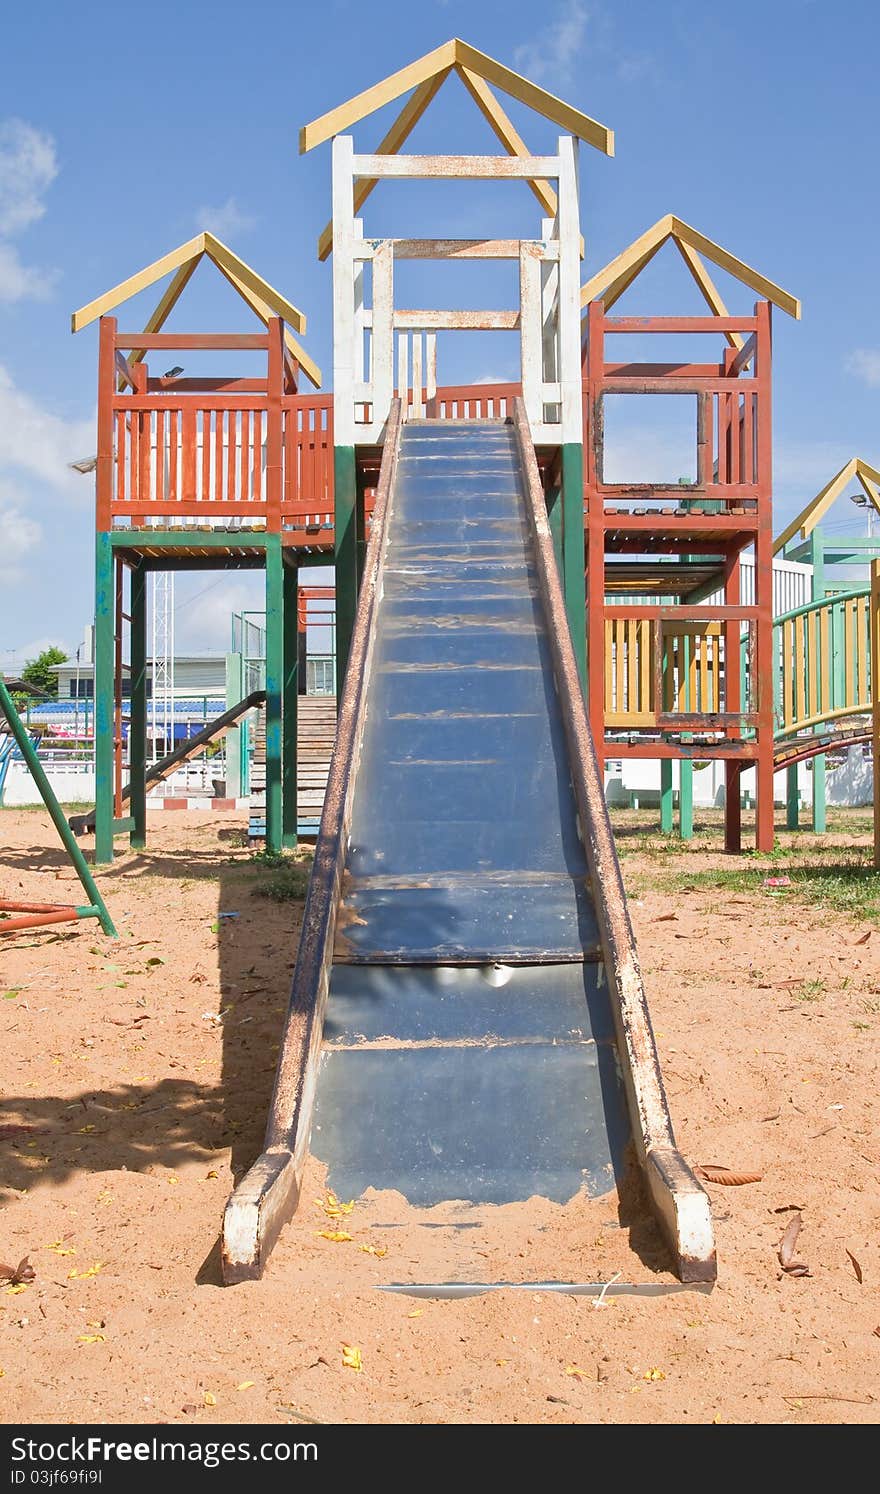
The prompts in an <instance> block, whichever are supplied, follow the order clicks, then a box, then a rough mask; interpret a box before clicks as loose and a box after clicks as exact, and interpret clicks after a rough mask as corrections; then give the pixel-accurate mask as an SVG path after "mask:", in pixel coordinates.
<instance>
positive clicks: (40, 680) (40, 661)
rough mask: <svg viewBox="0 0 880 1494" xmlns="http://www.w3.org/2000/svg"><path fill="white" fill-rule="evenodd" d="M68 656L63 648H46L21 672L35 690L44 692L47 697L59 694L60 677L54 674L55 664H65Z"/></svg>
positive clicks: (29, 661)
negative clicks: (53, 666) (53, 667)
mask: <svg viewBox="0 0 880 1494" xmlns="http://www.w3.org/2000/svg"><path fill="white" fill-rule="evenodd" d="M66 658H67V654H66V653H65V651H64V649H63V648H54V647H53V648H44V649H43V652H42V653H41V654H38V656H37V658H36V659H29V660H28V662H27V664H25V666H24V669H23V670H22V671H21V677H22V679H23V680H27V682H28V684H29V685H33V686H34V689H36V690H42V691H44V692H45V694H46V695H57V694H58V676H57V674H53V673H52V665H53V664H63V663H64V661H65V659H66Z"/></svg>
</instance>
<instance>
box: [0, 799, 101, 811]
mask: <svg viewBox="0 0 880 1494" xmlns="http://www.w3.org/2000/svg"><path fill="white" fill-rule="evenodd" d="M59 802H60V804H61V808H62V809H63V810H64V813H65V814H66V813H67V811H68V810H70V812H71V814H75V813H76V812H77V811H78V810H85V809H94V807H95V801H94V800H93V799H64V800H63V801H59ZM44 812H46V806H45V804H44V803H43V801H42V799H41V800H40V802H39V804H0V814H43V813H44Z"/></svg>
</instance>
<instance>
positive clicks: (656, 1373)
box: [642, 1365, 666, 1380]
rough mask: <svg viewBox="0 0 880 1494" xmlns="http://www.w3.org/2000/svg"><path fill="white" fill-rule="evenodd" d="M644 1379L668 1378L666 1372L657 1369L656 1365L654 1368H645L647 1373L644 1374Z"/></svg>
mask: <svg viewBox="0 0 880 1494" xmlns="http://www.w3.org/2000/svg"><path fill="white" fill-rule="evenodd" d="M642 1379H643V1380H665V1379H666V1374H665V1372H664V1371H663V1370H662V1369H657V1367H656V1365H655V1366H654V1368H653V1369H646V1370H645V1373H644V1375H643V1376H642Z"/></svg>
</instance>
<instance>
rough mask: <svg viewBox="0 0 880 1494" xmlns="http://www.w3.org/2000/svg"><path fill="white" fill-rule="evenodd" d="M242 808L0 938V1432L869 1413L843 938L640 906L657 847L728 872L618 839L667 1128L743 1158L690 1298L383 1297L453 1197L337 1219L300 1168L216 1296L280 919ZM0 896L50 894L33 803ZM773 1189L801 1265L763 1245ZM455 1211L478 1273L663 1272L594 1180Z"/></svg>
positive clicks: (281, 1001)
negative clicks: (430, 1207)
mask: <svg viewBox="0 0 880 1494" xmlns="http://www.w3.org/2000/svg"><path fill="white" fill-rule="evenodd" d="M242 828H243V819H242V817H238V818H236V817H235V816H232V815H230V816H219V815H214V816H210V817H208V816H198V815H184V814H175V815H170V814H169V815H167V816H165V817H164V818H163V817H157V818H153V819H151V828H150V849H149V851H148V852H147V853H146V854H140V855H138V854H133V853H131V852H128V851H126V852H124V853H120V854H119V855H118V857H117V861H116V864H115V865H114V866H113V867H112V868H109V869H107V870H106V871H104V872H102V874H101V877H100V883H101V886H102V889H103V892H104V895H105V897H106V899H107V902H108V904H109V905H110V907H111V910H112V913H113V916H114V917H115V919H116V921H117V924H118V927H119V929H120V933H121V938H120V939H119V940H118V941H117V942H114V941H111V940H108V939H105V938H104V936H103V935H102V934H101V933H100V932H99V930H98V928H97V925H96V924H93V923H87V924H79V925H76V926H74V927H71V928H70V929H66V928H65V929H63V930H61V931H60V932H59V931H47V932H45V933H39V934H22V935H19V936H15V937H9V938H7V939H4V940H3V941H2V944H0V998H2V999H0V1023H2V1060H0V1064H2V1069H0V1072H2V1087H3V1091H4V1104H3V1113H2V1117H0V1184H2V1212H0V1259H2V1260H3V1261H4V1262H6V1263H8V1264H10V1265H15V1264H16V1263H17V1262H18V1260H19V1259H20V1257H22V1256H24V1255H25V1254H26V1253H27V1254H28V1255H29V1257H30V1260H31V1263H32V1265H33V1267H34V1269H35V1272H36V1276H35V1279H34V1280H33V1281H32V1282H31V1283H30V1284H27V1283H25V1284H22V1285H21V1286H18V1287H14V1286H13V1287H10V1286H8V1285H7V1286H0V1372H2V1377H0V1408H2V1409H0V1416H2V1418H3V1419H4V1420H6V1421H24V1422H56V1421H61V1422H63V1421H72V1422H78V1421H91V1420H106V1421H109V1422H119V1421H135V1422H139V1421H142V1422H150V1421H160V1422H169V1423H186V1422H188V1421H190V1422H202V1423H210V1422H212V1421H216V1422H221V1423H222V1422H243V1423H251V1422H254V1423H260V1422H268V1423H276V1424H284V1423H285V1422H302V1421H303V1420H306V1421H308V1420H309V1419H314V1420H316V1421H321V1422H364V1421H372V1422H382V1423H389V1422H427V1423H436V1422H451V1423H458V1422H471V1421H473V1422H487V1421H491V1422H528V1423H532V1422H584V1421H587V1422H592V1421H597V1422H667V1423H670V1422H671V1423H677V1422H703V1423H711V1422H725V1423H727V1422H733V1423H736V1422H791V1423H801V1422H873V1421H875V1420H876V1419H877V1410H878V1405H880V1379H878V1367H880V1336H878V1334H880V1298H878V1283H880V1244H878V1229H877V1224H878V1203H880V1140H878V1136H877V1130H876V1121H877V1104H878V1100H877V1035H878V1026H880V930H878V929H876V928H875V925H874V924H871V923H866V922H863V921H862V922H860V921H857V920H856V919H855V918H850V917H844V916H842V915H840V914H837V913H829V912H828V911H827V910H826V909H824V908H821V907H817V906H810V905H808V904H805V903H804V902H803V901H802V900H801V896H802V895H801V894H799V893H798V894H794V895H793V894H791V893H790V892H785V891H778V890H776V891H774V890H771V889H768V888H764V887H759V888H758V889H757V890H756V891H754V892H751V893H746V894H743V893H730V892H727V891H725V890H723V889H720V888H716V889H713V888H708V889H705V888H703V889H697V890H693V891H689V892H684V893H683V892H680V891H679V892H677V893H673V892H672V891H671V890H669V888H668V886H667V887H666V888H664V886H663V885H662V883H663V877H664V875H666V874H667V872H668V871H669V868H670V867H673V868H674V869H675V870H676V871H680V870H681V869H682V868H686V869H687V870H688V871H690V870H692V869H693V870H694V871H696V870H702V871H705V870H707V869H709V870H711V869H712V868H724V869H725V870H729V869H730V867H731V866H735V865H737V864H741V865H743V866H746V865H749V864H750V863H749V861H748V859H747V858H741V859H739V860H738V859H734V858H729V857H724V856H722V855H721V854H720V853H719V852H718V851H717V850H711V849H700V848H699V847H698V848H696V849H693V850H689V851H688V852H687V853H686V855H685V856H682V855H680V854H679V855H677V856H674V855H672V854H670V855H667V854H666V853H665V852H663V851H662V849H661V852H660V853H659V854H658V852H657V850H656V846H655V847H654V849H653V850H652V849H651V845H650V843H647V844H646V847H645V850H644V851H642V849H641V846H642V842H641V841H640V840H639V839H638V838H637V837H636V836H635V835H634V833H633V832H634V830H635V829H636V828H637V827H636V826H635V824H627V825H626V826H624V827H623V829H624V834H625V839H624V838H622V839H621V844H622V846H624V849H625V851H626V855H625V857H624V873H625V876H626V878H627V882H628V885H629V886H630V888H631V890H632V893H633V898H632V912H633V918H634V922H635V924H636V931H637V934H638V937H639V943H640V949H641V954H642V961H643V965H644V969H645V975H646V979H647V984H648V990H649V996H650V1001H651V1007H652V1012H653V1016H654V1022H655V1026H656V1030H657V1037H658V1043H659V1047H660V1050H661V1055H662V1061H663V1067H664V1073H665V1076H666V1080H667V1084H668V1090H669V1096H670V1103H671V1108H672V1112H673V1118H674V1121H675V1125H676V1131H677V1135H678V1139H679V1143H680V1145H681V1147H682V1150H683V1151H684V1153H685V1155H686V1156H687V1157H688V1159H689V1160H690V1161H691V1162H694V1163H700V1164H706V1163H716V1164H725V1165H727V1166H730V1167H734V1168H739V1169H746V1170H755V1171H759V1172H761V1173H762V1174H763V1179H762V1181H761V1182H759V1183H755V1184H751V1185H749V1186H744V1187H739V1188H723V1187H720V1186H710V1193H711V1195H712V1200H713V1206H714V1215H715V1220H716V1226H717V1235H718V1249H719V1281H718V1285H717V1287H716V1288H715V1289H714V1291H713V1292H712V1293H711V1295H706V1294H701V1293H698V1292H692V1291H690V1292H682V1293H678V1294H673V1295H667V1296H661V1297H617V1298H613V1297H608V1298H606V1300H605V1301H604V1302H603V1303H602V1304H601V1305H600V1306H598V1307H597V1306H596V1305H595V1304H594V1302H593V1301H591V1300H590V1299H588V1298H583V1297H581V1298H578V1297H575V1296H572V1295H550V1294H546V1293H536V1292H531V1291H519V1292H499V1293H494V1294H491V1295H484V1296H480V1297H473V1298H470V1299H467V1300H462V1301H453V1302H437V1301H424V1300H417V1299H414V1298H412V1297H408V1296H396V1295H395V1296H391V1295H388V1294H383V1293H381V1292H379V1291H377V1290H376V1287H377V1285H378V1284H379V1283H381V1282H387V1281H389V1280H409V1281H411V1280H413V1279H418V1278H420V1277H421V1278H422V1279H425V1278H426V1277H427V1278H428V1279H432V1278H433V1279H436V1278H437V1276H438V1275H439V1274H441V1273H442V1270H443V1268H444V1266H450V1265H451V1264H453V1263H454V1262H455V1260H456V1259H458V1260H459V1263H460V1256H459V1257H457V1256H456V1251H457V1250H458V1249H459V1247H458V1245H457V1244H456V1240H457V1239H459V1238H460V1234H461V1232H457V1231H455V1230H454V1229H452V1228H450V1227H449V1226H450V1225H452V1224H454V1222H455V1210H454V1209H452V1210H451V1211H450V1210H448V1209H447V1210H446V1211H444V1210H440V1211H437V1212H436V1213H435V1214H434V1215H432V1216H425V1215H424V1214H423V1215H414V1214H413V1213H412V1212H411V1211H409V1210H408V1209H407V1208H406V1207H405V1206H404V1205H403V1204H402V1202H401V1200H399V1199H396V1198H394V1197H389V1196H387V1195H386V1196H373V1197H368V1198H367V1199H366V1200H365V1201H364V1202H362V1203H358V1204H356V1205H355V1207H354V1209H353V1210H352V1211H351V1212H350V1213H347V1214H342V1215H341V1217H340V1216H337V1215H336V1214H335V1211H334V1209H333V1207H332V1203H328V1200H327V1196H326V1193H325V1191H324V1188H323V1182H322V1178H321V1176H320V1172H319V1169H317V1167H313V1169H312V1173H311V1175H310V1176H309V1178H308V1180H307V1186H306V1189H305V1193H304V1203H303V1205H302V1207H301V1210H300V1212H299V1214H298V1216H297V1218H296V1219H295V1221H294V1222H293V1224H291V1225H290V1226H289V1227H288V1229H287V1230H286V1231H285V1233H284V1235H283V1237H282V1239H281V1242H280V1244H279V1246H278V1247H277V1249H276V1251H275V1253H274V1255H273V1257H272V1260H271V1263H270V1266H269V1269H268V1271H267V1273H266V1276H265V1278H264V1279H263V1281H262V1282H259V1283H251V1284H247V1285H244V1286H240V1287H237V1288H234V1289H224V1288H222V1287H221V1286H220V1284H219V1275H218V1261H217V1234H218V1226H219V1222H220V1219H221V1215H222V1209H223V1205H224V1202H225V1200H226V1197H227V1195H228V1193H229V1191H230V1187H231V1185H232V1181H233V1178H237V1177H240V1176H241V1174H242V1173H243V1171H244V1170H245V1169H246V1167H247V1166H248V1164H249V1163H250V1161H251V1160H252V1159H253V1157H254V1156H255V1154H256V1153H257V1152H258V1151H259V1147H260V1141H261V1136H262V1127H263V1122H264V1118H265V1113H266V1108H267V1104H268V1096H269V1091H270V1088H271V1082H272V1076H273V1072H274V1060H275V1053H276V1048H277V1043H278V1037H279V1034H280V1029H281V1023H282V1018H283V1011H284V1006H285V1002H286V997H287V989H288V984H289V979H290V972H291V969H292V965H293V958H294V952H295V940H296V929H297V924H298V920H299V915H300V911H301V905H300V904H299V903H296V902H280V903H276V902H273V901H269V900H266V899H265V898H263V897H260V896H258V895H257V894H256V891H255V889H256V887H257V886H258V885H259V883H260V881H261V880H262V879H264V877H265V875H266V874H265V872H264V870H263V869H262V868H260V867H259V866H258V865H257V866H255V865H254V863H253V862H252V861H251V859H250V856H249V853H248V852H247V850H246V849H244V848H243V846H242V835H241V831H242ZM863 839H864V837H863ZM848 842H849V843H852V836H849V837H848ZM0 888H2V895H4V896H7V897H8V896H19V895H20V896H21V897H22V898H43V899H47V900H52V901H57V900H63V899H67V898H68V897H70V898H71V900H75V896H76V894H75V893H74V878H73V875H72V873H71V872H70V871H69V870H68V868H67V866H66V864H65V862H64V858H63V854H62V852H61V851H60V848H59V847H58V846H57V843H56V842H55V841H54V839H53V834H52V832H51V827H50V826H49V823H48V820H47V819H46V817H45V816H44V815H43V814H42V813H36V812H15V811H2V812H0ZM222 912H234V913H237V914H238V915H239V916H238V917H237V918H228V919H218V914H220V913H222ZM866 933H867V934H868V935H869V937H868V938H867V939H866V938H865V935H866ZM793 1206H797V1207H798V1208H799V1209H800V1210H801V1211H802V1220H803V1229H802V1233H801V1236H800V1240H799V1242H798V1257H799V1259H800V1260H802V1261H803V1262H804V1263H805V1264H806V1265H807V1266H808V1267H809V1272H810V1274H809V1275H806V1276H793V1275H785V1274H783V1273H782V1272H781V1271H780V1268H779V1264H778V1261H777V1254H776V1249H777V1245H778V1243H779V1240H780V1238H781V1236H782V1233H783V1231H784V1229H785V1227H786V1225H787V1223H788V1221H789V1220H790V1219H791V1217H792V1214H791V1210H792V1207H793ZM481 1213H482V1214H484V1215H485V1216H486V1217H485V1218H483V1220H482V1226H483V1227H482V1229H481V1231H480V1232H479V1233H480V1238H479V1240H477V1239H476V1238H475V1240H474V1242H473V1245H472V1247H469V1248H470V1249H471V1251H472V1257H473V1270H474V1274H482V1275H483V1276H484V1277H485V1278H487V1279H490V1280H491V1279H497V1278H499V1277H501V1276H504V1277H507V1278H509V1279H512V1280H517V1281H529V1280H537V1279H544V1278H546V1277H548V1276H553V1277H559V1278H565V1279H572V1280H580V1281H594V1280H599V1281H604V1280H607V1279H608V1278H609V1277H610V1276H612V1275H614V1273H615V1272H618V1271H619V1272H621V1279H623V1280H625V1281H633V1282H641V1283H644V1282H651V1281H654V1282H666V1283H671V1282H672V1280H673V1278H672V1276H671V1275H670V1273H669V1270H668V1261H667V1260H666V1259H665V1257H664V1256H663V1252H662V1247H661V1246H660V1244H659V1242H658V1240H657V1237H656V1235H655V1233H654V1231H653V1228H652V1227H651V1225H650V1224H649V1223H648V1222H646V1220H645V1219H644V1217H643V1216H642V1215H640V1213H639V1211H638V1210H637V1209H636V1210H632V1209H626V1208H621V1209H620V1210H618V1200H617V1196H616V1194H615V1195H610V1196H609V1197H608V1198H606V1199H599V1200H593V1201H591V1202H590V1203H588V1204H583V1203H578V1202H575V1203H572V1204H570V1205H568V1206H567V1207H566V1208H558V1207H556V1206H553V1205H549V1204H547V1203H546V1201H543V1200H538V1199H536V1200H532V1201H531V1202H530V1203H529V1204H526V1205H522V1206H518V1207H517V1208H516V1209H513V1210H491V1209H490V1210H485V1211H481ZM429 1226H431V1227H429ZM322 1232H324V1233H322ZM333 1233H341V1234H346V1235H351V1237H352V1238H351V1239H343V1240H333V1239H329V1238H326V1234H330V1235H332V1234H333ZM367 1247H369V1248H367ZM848 1252H851V1253H852V1257H854V1258H855V1261H856V1262H857V1263H858V1271H857V1269H856V1266H855V1265H854V1263H853V1261H852V1260H851V1258H850V1255H849V1254H848ZM859 1273H861V1277H862V1279H861V1281H859V1279H858V1275H859ZM346 1346H347V1347H348V1349H349V1350H359V1351H360V1352H359V1356H358V1355H356V1354H354V1355H353V1354H351V1353H348V1355H347V1357H348V1358H354V1359H355V1360H357V1359H358V1357H359V1359H360V1364H361V1368H360V1369H359V1370H358V1369H356V1368H350V1367H347V1366H346V1365H345V1364H344V1362H343V1356H344V1352H345V1348H346Z"/></svg>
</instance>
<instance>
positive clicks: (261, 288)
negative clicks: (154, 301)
mask: <svg viewBox="0 0 880 1494" xmlns="http://www.w3.org/2000/svg"><path fill="white" fill-rule="evenodd" d="M203 258H207V259H209V260H211V262H212V264H214V265H216V267H217V269H218V270H219V271H220V273H221V275H223V276H224V278H225V279H226V280H227V281H228V282H229V284H230V285H231V286H232V287H233V289H234V290H236V291H237V292H238V294H239V295H240V296H241V298H242V300H243V301H245V303H246V304H247V305H248V306H249V307H250V308H251V310H252V311H253V312H255V314H256V315H257V316H258V317H259V319H260V321H261V322H263V323H264V325H265V324H266V323H268V320H269V318H270V317H271V316H279V317H281V318H282V320H283V321H284V322H285V324H286V325H285V328H284V340H285V343H286V346H287V351H288V353H289V355H290V357H291V358H293V359H294V360H295V361H296V362H297V363H298V364H299V366H300V368H301V369H302V370H303V372H304V373H305V375H306V377H307V378H308V379H310V380H311V382H312V383H313V384H314V386H315V388H316V389H320V387H321V370H320V368H319V367H318V365H317V363H315V361H314V360H313V359H312V358H310V356H309V354H308V353H307V352H306V350H305V348H304V347H302V345H301V344H300V343H299V342H298V341H297V340H296V338H295V337H294V335H293V332H292V331H291V328H293V329H294V330H295V331H297V332H304V331H305V327H306V318H305V315H304V314H303V312H301V311H300V310H299V309H298V307H296V306H294V305H293V303H292V302H291V301H288V300H287V298H286V297H285V296H282V295H281V294H280V293H279V292H278V291H276V290H275V289H274V288H273V286H271V285H269V283H268V281H266V280H264V279H263V277H262V276H261V275H258V274H257V272H256V270H253V269H251V267H250V265H248V264H245V262H244V260H243V259H239V257H238V255H237V254H234V253H233V251H232V250H231V249H230V248H228V246H227V245H226V244H224V243H222V242H221V240H220V239H218V238H215V236H214V235H213V234H212V233H200V234H197V235H196V237H195V238H194V239H190V240H189V241H188V242H187V243H186V244H181V246H180V248H179V249H172V250H171V251H170V253H168V254H165V255H163V256H162V258H161V259H157V260H154V261H153V263H152V264H151V265H147V266H146V268H145V269H143V270H139V271H138V272H137V274H135V275H130V276H129V278H128V279H127V280H123V281H121V282H120V284H119V285H117V286H114V287H113V289H112V290H109V291H106V292H105V293H104V295H102V296H98V297H97V299H96V300H94V301H90V302H89V304H88V305H87V306H83V307H81V308H80V310H79V311H75V312H74V313H73V316H72V317H71V327H72V330H73V331H74V332H79V331H80V330H81V329H82V328H83V327H87V326H88V325H89V323H90V322H93V321H95V320H96V319H97V318H98V317H101V316H104V315H105V314H106V313H107V312H108V311H114V310H115V309H116V307H117V306H119V305H120V304H121V303H122V302H123V301H128V300H130V298H131V297H132V296H136V295H137V294H138V293H139V292H140V291H142V290H146V289H147V287H148V286H150V285H152V284H153V283H154V282H155V281H156V280H160V279H161V278H162V276H163V275H167V274H168V273H169V271H171V270H174V271H176V273H175V275H174V278H173V279H172V281H171V282H170V284H169V285H168V286H167V287H166V289H165V291H164V293H163V295H162V297H161V300H160V301H159V303H158V305H157V306H156V307H155V309H154V310H153V312H152V313H151V315H150V316H149V318H148V320H147V323H146V326H145V327H144V331H145V332H148V333H154V332H161V330H162V328H163V326H164V325H165V322H166V321H167V319H168V317H169V316H170V314H171V312H172V311H173V309H174V307H175V306H176V305H177V302H178V301H179V300H180V297H181V295H182V293H183V291H184V290H185V288H186V286H187V285H188V283H189V281H190V279H191V278H192V276H193V274H194V273H195V270H196V269H197V268H198V265H199V264H200V262H201V260H202V259H203ZM144 352H145V350H144V349H143V348H137V349H135V350H134V351H133V352H132V354H131V356H130V357H129V360H128V362H129V365H133V364H135V363H140V362H141V361H142V359H143V357H144ZM125 382H126V381H125V380H124V379H123V378H120V380H119V386H120V388H122V387H123V385H124V383H125Z"/></svg>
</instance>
